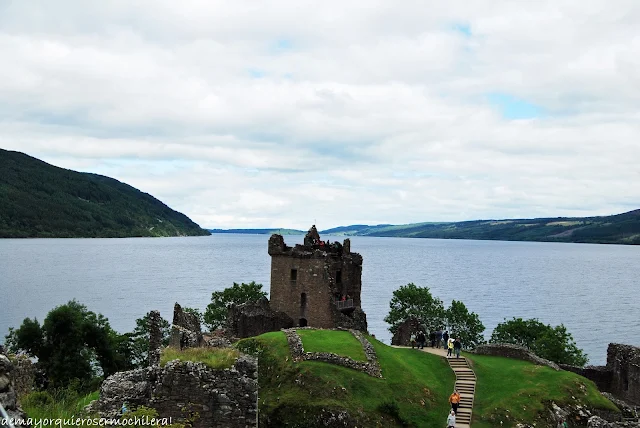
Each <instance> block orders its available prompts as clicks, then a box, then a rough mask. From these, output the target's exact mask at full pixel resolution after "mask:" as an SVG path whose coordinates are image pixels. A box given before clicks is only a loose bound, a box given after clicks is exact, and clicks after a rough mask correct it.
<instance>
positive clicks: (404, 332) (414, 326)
mask: <svg viewBox="0 0 640 428" xmlns="http://www.w3.org/2000/svg"><path fill="white" fill-rule="evenodd" d="M419 329H420V320H418V319H417V318H415V317H411V318H407V319H406V320H404V321H403V322H402V324H400V325H399V326H398V328H397V329H396V331H395V333H393V337H392V338H391V344H392V345H395V346H410V345H411V342H410V338H411V333H416V334H417V332H418V330H419ZM427 336H428V333H427Z"/></svg>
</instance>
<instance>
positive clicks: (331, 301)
mask: <svg viewBox="0 0 640 428" xmlns="http://www.w3.org/2000/svg"><path fill="white" fill-rule="evenodd" d="M304 242H305V244H304V245H296V246H294V247H289V246H287V245H286V244H285V242H284V238H283V237H282V236H281V235H277V234H274V235H272V236H271V237H270V239H269V246H268V251H269V255H270V256H271V292H270V295H271V307H272V308H273V309H274V310H276V311H282V312H285V313H286V314H287V315H289V316H290V317H291V318H292V319H293V321H294V323H295V325H299V326H306V325H308V326H312V327H317V328H335V327H338V326H339V325H346V324H351V325H352V326H354V328H359V327H355V326H362V325H363V321H364V324H365V325H366V316H363V314H364V312H362V310H361V289H362V256H361V255H360V254H357V253H352V252H351V251H350V248H351V244H350V242H349V240H348V239H347V240H345V241H344V244H340V243H338V242H333V243H328V242H322V241H320V236H319V235H318V232H317V230H316V229H315V226H313V227H312V228H311V229H310V230H309V232H308V233H307V235H306V236H305V239H304ZM343 296H345V297H346V296H349V298H350V299H353V304H354V306H353V308H349V309H347V310H345V311H344V313H343V315H344V316H347V317H350V318H353V315H357V316H358V318H357V319H355V321H354V322H352V323H350V322H349V321H343V322H342V324H337V322H339V321H340V320H341V319H342V318H341V317H339V316H337V317H336V316H335V314H334V309H335V308H336V305H335V302H336V301H338V300H340V299H341V297H343ZM354 309H360V311H359V312H357V314H356V311H355V310H354Z"/></svg>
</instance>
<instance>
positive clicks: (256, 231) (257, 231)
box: [209, 228, 307, 235]
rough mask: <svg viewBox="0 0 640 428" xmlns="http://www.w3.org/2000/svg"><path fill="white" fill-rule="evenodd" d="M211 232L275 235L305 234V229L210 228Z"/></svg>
mask: <svg viewBox="0 0 640 428" xmlns="http://www.w3.org/2000/svg"><path fill="white" fill-rule="evenodd" d="M209 232H211V233H242V234H245V235H273V234H274V233H278V234H280V235H304V234H305V233H307V232H305V231H302V230H298V229H284V228H274V229H209Z"/></svg>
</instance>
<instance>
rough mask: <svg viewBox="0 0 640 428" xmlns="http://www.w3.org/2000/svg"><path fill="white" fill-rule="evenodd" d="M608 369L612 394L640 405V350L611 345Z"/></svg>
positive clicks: (615, 344) (633, 347) (627, 346)
mask: <svg viewBox="0 0 640 428" xmlns="http://www.w3.org/2000/svg"><path fill="white" fill-rule="evenodd" d="M607 368H608V369H609V370H611V387H610V391H609V392H611V393H612V394H614V395H616V396H618V397H620V398H621V399H622V400H625V401H628V402H630V403H633V404H637V405H640V348H638V347H636V346H629V345H622V344H619V343H610V344H609V347H608V348H607Z"/></svg>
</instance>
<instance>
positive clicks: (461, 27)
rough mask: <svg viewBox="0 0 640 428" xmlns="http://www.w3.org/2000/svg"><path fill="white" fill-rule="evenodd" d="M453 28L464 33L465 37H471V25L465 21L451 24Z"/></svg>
mask: <svg viewBox="0 0 640 428" xmlns="http://www.w3.org/2000/svg"><path fill="white" fill-rule="evenodd" d="M453 29H454V30H455V31H457V32H458V33H462V34H464V35H465V36H466V37H471V34H472V33H471V25H469V24H466V23H458V24H453Z"/></svg>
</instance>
